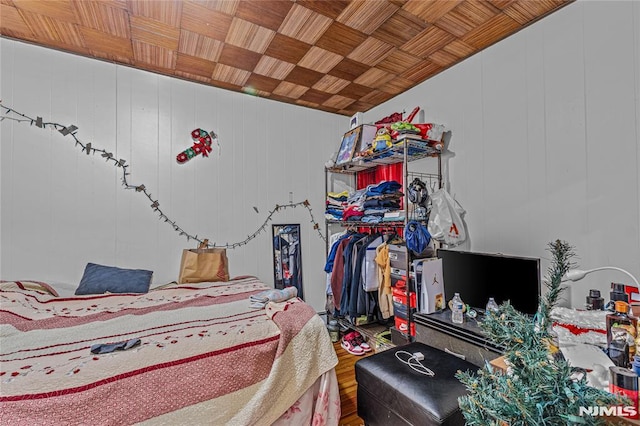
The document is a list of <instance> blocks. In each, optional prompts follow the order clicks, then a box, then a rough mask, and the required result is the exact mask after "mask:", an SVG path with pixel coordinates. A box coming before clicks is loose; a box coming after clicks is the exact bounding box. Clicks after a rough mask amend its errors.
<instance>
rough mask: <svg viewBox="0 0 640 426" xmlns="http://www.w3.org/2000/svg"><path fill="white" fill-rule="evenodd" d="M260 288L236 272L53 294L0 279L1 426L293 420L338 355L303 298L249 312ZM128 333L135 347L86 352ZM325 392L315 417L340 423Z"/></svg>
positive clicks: (333, 400)
mask: <svg viewBox="0 0 640 426" xmlns="http://www.w3.org/2000/svg"><path fill="white" fill-rule="evenodd" d="M265 288H267V286H266V285H265V284H263V283H261V282H260V281H258V280H257V279H255V278H243V279H239V280H235V281H230V282H225V283H200V284H189V285H186V286H180V287H171V288H164V289H161V290H156V291H152V292H149V293H147V294H142V295H132V294H121V295H116V294H107V295H94V296H78V297H74V298H60V297H54V296H52V295H49V294H46V293H44V292H38V291H33V290H27V289H20V288H18V286H16V285H15V283H0V404H1V406H0V424H11V425H21V424H24V425H33V424H51V425H54V424H55V425H63V424H114V425H121V424H132V423H148V424H165V425H172V424H190V425H195V424H211V425H226V424H237V425H250V424H272V423H273V422H275V421H276V420H278V419H279V418H280V420H279V421H280V422H282V419H283V417H282V416H283V413H284V419H285V420H286V419H287V418H289V416H294V415H295V414H296V408H295V407H296V401H297V400H298V399H299V398H300V397H301V395H303V394H304V393H305V391H306V390H307V389H309V388H311V386H312V385H314V383H316V380H317V379H318V378H319V377H321V376H323V374H325V373H333V374H334V371H333V367H335V365H336V364H337V357H336V354H335V351H334V349H333V346H332V344H331V342H330V340H329V337H328V334H327V332H326V329H325V326H324V322H323V321H322V320H321V319H320V317H318V315H316V314H315V312H314V311H313V309H312V308H311V307H310V306H309V305H307V304H306V303H304V302H302V301H300V300H299V299H292V300H290V301H288V302H284V303H282V304H272V305H271V306H269V309H266V310H265V309H252V308H250V307H249V296H250V295H251V294H255V293H257V292H259V291H262V290H264V289H265ZM132 338H139V339H141V342H142V343H141V344H140V345H139V346H136V347H134V348H132V349H129V350H126V351H115V352H111V353H108V354H102V355H93V354H91V352H90V347H91V345H93V344H97V343H110V342H119V341H124V340H128V339H132ZM336 386H337V385H335V384H332V385H331V386H330V387H333V388H334V389H333V390H334V391H335V387H336ZM334 393H335V392H334ZM328 394H329V392H328V391H327V390H326V389H324V388H323V387H321V388H320V390H319V391H318V390H316V391H315V395H314V397H316V399H319V401H320V405H324V408H322V409H320V410H318V412H317V413H316V414H315V418H314V419H313V422H316V423H318V424H322V423H325V422H329V423H332V422H333V421H337V420H336V419H335V417H336V416H338V417H339V410H340V407H339V398H336V396H335V394H332V395H328ZM336 399H337V401H336ZM336 405H337V407H336ZM285 423H286V421H285Z"/></svg>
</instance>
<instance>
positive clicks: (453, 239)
mask: <svg viewBox="0 0 640 426" xmlns="http://www.w3.org/2000/svg"><path fill="white" fill-rule="evenodd" d="M464 214H465V210H464V209H463V208H462V206H460V204H458V203H457V202H456V201H455V200H454V199H453V198H452V197H451V195H449V193H448V192H447V191H446V190H445V189H444V188H440V189H437V190H435V191H434V192H433V193H432V194H431V213H430V215H429V223H428V229H429V233H430V234H431V238H434V239H436V240H438V241H442V242H444V243H445V244H447V245H449V246H457V245H458V244H461V243H462V242H464V241H465V240H466V239H467V233H466V231H465V229H464V223H463V222H462V216H463V215H464Z"/></svg>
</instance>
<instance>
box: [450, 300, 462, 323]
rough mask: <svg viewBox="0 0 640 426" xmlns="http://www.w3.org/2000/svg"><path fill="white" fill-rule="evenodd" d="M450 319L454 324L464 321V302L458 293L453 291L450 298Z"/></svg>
mask: <svg viewBox="0 0 640 426" xmlns="http://www.w3.org/2000/svg"><path fill="white" fill-rule="evenodd" d="M451 321H452V322H453V323H455V324H462V323H463V322H464V303H463V302H462V299H461V298H460V293H455V294H454V295H453V299H451Z"/></svg>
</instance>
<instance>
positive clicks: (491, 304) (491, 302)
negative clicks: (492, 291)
mask: <svg viewBox="0 0 640 426" xmlns="http://www.w3.org/2000/svg"><path fill="white" fill-rule="evenodd" d="M498 309H499V308H498V304H497V303H496V300H495V299H494V298H493V297H490V298H489V301H488V302H487V306H486V308H485V312H486V313H489V312H491V311H493V312H498Z"/></svg>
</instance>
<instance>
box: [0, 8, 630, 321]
mask: <svg viewBox="0 0 640 426" xmlns="http://www.w3.org/2000/svg"><path fill="white" fill-rule="evenodd" d="M0 47H1V50H0V61H1V66H2V68H1V72H2V75H1V80H2V86H1V93H0V98H1V99H2V101H3V103H5V104H6V105H8V106H12V107H13V108H15V109H17V110H19V111H22V112H25V113H27V114H29V115H31V116H36V115H40V116H42V117H44V119H45V120H51V121H57V122H60V123H69V124H71V123H73V124H76V125H78V127H79V128H80V131H79V133H78V135H79V136H80V137H81V138H82V139H83V140H86V141H91V142H92V143H93V144H94V145H95V146H98V147H104V148H107V149H109V150H112V151H113V152H114V154H115V155H116V156H117V157H118V158H123V159H126V160H127V164H129V165H130V166H131V168H130V171H131V176H130V182H131V183H135V184H138V183H144V184H145V185H146V186H147V187H148V188H149V190H150V191H151V193H152V194H153V196H154V197H157V199H158V200H159V202H160V206H161V208H162V209H163V211H164V212H165V213H166V214H167V215H168V216H169V217H171V218H172V219H174V220H176V222H178V223H179V224H180V226H182V227H183V228H185V229H186V230H188V231H189V232H192V233H194V234H196V233H197V234H198V235H199V236H206V237H209V238H211V239H212V240H215V241H216V242H235V241H240V240H244V239H245V238H246V237H247V235H249V234H251V233H253V231H254V230H255V229H257V228H258V227H259V226H260V225H261V223H262V221H263V220H264V218H265V216H266V213H267V212H268V210H270V209H271V208H273V206H274V205H275V204H277V203H279V204H283V203H286V202H287V201H288V200H289V192H293V199H294V200H295V201H298V200H303V199H309V200H310V202H311V204H312V207H313V209H314V213H315V218H316V219H317V220H318V221H322V216H323V215H322V211H323V205H324V197H323V191H324V176H323V165H324V162H325V160H326V159H327V158H328V156H329V155H330V154H331V153H332V152H333V151H334V150H335V149H336V147H337V145H338V143H339V138H340V135H341V134H342V133H343V132H344V131H345V128H346V126H347V123H348V121H347V119H346V118H344V117H340V116H336V115H331V114H325V113H322V112H317V111H312V110H309V109H306V108H301V107H295V106H291V105H286V104H281V103H277V102H271V101H267V100H263V99H259V98H255V97H251V96H247V95H241V94H237V93H232V92H228V91H224V90H217V89H212V88H207V87H205V86H201V85H197V84H193V83H187V82H183V81H180V80H176V79H171V78H168V77H162V76H158V75H154V74H150V73H146V72H141V71H136V70H133V69H130V68H126V67H121V66H115V65H112V64H107V63H103V62H98V61H94V60H89V59H84V58H81V57H77V56H73V55H67V54H64V53H60V52H56V51H52V50H46V49H41V48H38V47H33V46H29V45H26V44H22V43H18V42H15V41H9V40H6V39H2V40H1V45H0ZM417 105H419V106H421V107H422V109H423V110H424V111H425V118H426V121H433V122H438V123H443V124H446V125H447V126H448V127H449V128H450V130H451V142H450V146H449V149H450V153H449V154H448V155H447V156H446V157H445V161H444V167H445V172H446V174H447V177H448V187H449V189H450V191H451V192H452V194H454V195H455V196H456V198H457V199H458V200H459V201H460V203H461V204H462V205H463V207H464V208H465V209H466V210H467V215H466V221H467V225H468V228H469V235H470V239H469V242H468V243H467V244H466V245H465V246H464V247H463V248H466V249H472V250H476V251H483V252H501V253H507V254H515V255H524V256H536V257H541V258H542V259H543V263H542V266H543V273H544V272H545V271H546V268H547V266H548V259H549V253H548V252H547V250H546V249H547V244H548V243H549V242H550V241H553V240H555V239H558V238H559V239H563V240H566V241H568V242H570V243H571V244H573V245H574V246H575V248H576V251H577V253H578V255H579V258H578V259H577V261H578V263H579V264H580V265H581V266H582V267H584V268H589V267H596V266H601V265H614V266H618V267H622V268H624V269H627V270H629V271H630V272H632V273H633V274H634V275H636V276H640V262H639V259H640V229H639V228H640V149H639V145H640V3H639V2H634V1H606V2H605V1H582V0H579V1H577V2H575V3H573V4H571V5H568V6H566V7H565V8H563V9H562V10H560V11H559V12H557V13H555V14H553V15H551V16H549V17H547V18H545V19H543V20H541V21H540V22H538V23H536V24H534V25H532V26H530V27H528V28H526V29H524V30H522V31H521V32H519V33H517V34H516V35H514V36H512V37H510V38H508V39H506V40H504V41H502V42H500V43H498V44H496V45H494V46H492V47H490V48H488V49H486V50H485V51H484V52H482V53H480V54H477V55H475V56H473V57H471V58H469V59H468V60H466V61H464V62H462V63H460V64H458V65H456V66H455V67H453V68H452V69H450V70H447V71H445V72H443V73H441V74H440V75H438V76H436V77H435V78H433V79H431V80H429V81H428V82H426V83H423V84H422V85H420V86H418V87H416V88H415V89H413V90H411V91H409V92H407V93H405V94H402V95H400V96H398V97H396V98H394V99H393V100H391V101H389V102H387V103H386V104H384V105H382V106H380V107H378V108H375V109H374V110H372V111H369V112H367V113H366V114H365V121H375V120H377V119H379V118H380V117H383V116H386V115H388V114H390V113H392V112H395V111H402V110H406V111H410V110H411V109H412V108H413V107H414V106H417ZM196 127H203V128H207V129H212V130H215V131H216V132H217V133H218V134H219V135H220V143H221V148H222V149H221V150H220V152H218V149H217V148H214V152H213V155H212V156H211V157H210V158H208V159H203V158H196V159H193V160H191V161H190V162H189V163H187V164H186V165H178V164H177V163H176V161H175V156H176V155H177V154H178V153H179V152H180V151H182V150H184V149H185V148H187V147H188V146H190V144H191V139H190V136H189V134H190V132H191V130H192V129H194V128H196ZM0 129H1V132H2V134H1V137H2V144H1V149H0V165H1V167H2V170H1V173H0V185H1V186H0V190H1V194H0V195H1V207H2V208H1V209H0V221H1V225H2V226H1V227H0V242H1V245H0V278H1V279H25V278H30V279H42V280H47V279H49V280H57V281H66V282H69V281H70V282H77V281H78V280H79V279H80V277H81V275H82V270H83V268H84V265H85V264H86V263H87V262H98V263H105V264H113V265H119V266H122V267H140V268H149V269H153V270H154V271H155V278H154V282H155V283H158V284H159V283H162V282H166V281H171V280H173V279H175V278H176V274H177V267H178V263H179V258H180V252H181V250H182V248H183V247H187V246H190V243H187V242H186V241H185V239H184V238H183V237H180V236H179V235H178V234H177V233H175V232H173V230H172V229H171V227H170V226H168V225H167V224H165V223H163V222H161V221H159V220H158V219H157V215H155V213H153V211H152V210H151V209H150V207H149V202H148V200H147V199H146V198H144V197H141V196H139V194H136V193H135V192H133V191H125V190H124V189H123V188H122V186H121V183H120V175H119V174H118V171H117V170H115V168H114V167H112V166H110V165H106V164H105V163H104V161H103V160H102V159H101V158H100V157H98V156H90V157H87V156H86V155H85V154H83V153H80V152H79V150H78V149H77V148H75V147H74V146H73V144H72V143H70V142H69V141H68V140H67V139H66V138H62V137H61V135H59V134H57V133H56V132H54V131H50V130H47V131H43V130H41V129H38V128H35V127H31V126H28V125H21V124H15V123H11V122H7V121H6V120H5V121H4V122H3V123H2V126H1V128H0ZM424 166H425V167H429V165H428V164H425V165H424ZM253 206H255V207H257V208H258V210H259V212H260V213H259V214H256V213H255V211H254V209H253ZM275 222H276V223H291V222H297V223H301V224H302V226H303V235H302V237H303V247H302V250H303V261H304V264H303V271H304V280H305V283H304V285H305V294H306V295H307V299H308V300H309V301H310V302H311V303H312V304H313V306H314V307H315V308H316V309H318V310H322V309H323V305H324V276H323V273H322V266H323V264H324V243H323V242H322V241H321V240H320V239H319V237H318V236H317V233H316V231H315V230H313V229H312V228H311V226H310V223H309V217H308V215H307V212H306V210H304V209H301V208H298V209H295V210H286V211H284V212H283V213H281V214H279V215H278V216H276V218H275ZM229 256H230V261H231V273H232V275H238V274H254V275H257V276H259V277H260V278H262V279H263V280H265V281H266V282H272V273H273V272H272V271H273V269H272V261H271V245H270V229H269V231H268V233H267V234H264V233H263V234H261V235H260V236H259V238H258V239H257V240H255V241H252V242H251V243H250V244H248V245H246V246H243V247H242V248H240V249H237V250H233V251H230V253H229ZM611 281H625V276H624V275H617V274H616V273H611V274H607V273H604V272H601V273H597V274H592V275H590V276H588V277H587V278H585V280H583V281H581V282H579V283H575V284H573V285H572V286H571V288H570V292H568V293H567V295H568V299H569V300H570V302H571V304H572V305H574V306H581V305H582V304H583V303H584V300H585V296H586V295H587V294H588V289H589V288H597V289H600V290H601V291H602V292H603V293H604V294H605V295H607V294H608V291H609V290H608V289H609V283H610V282H611ZM514 285H517V277H514Z"/></svg>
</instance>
